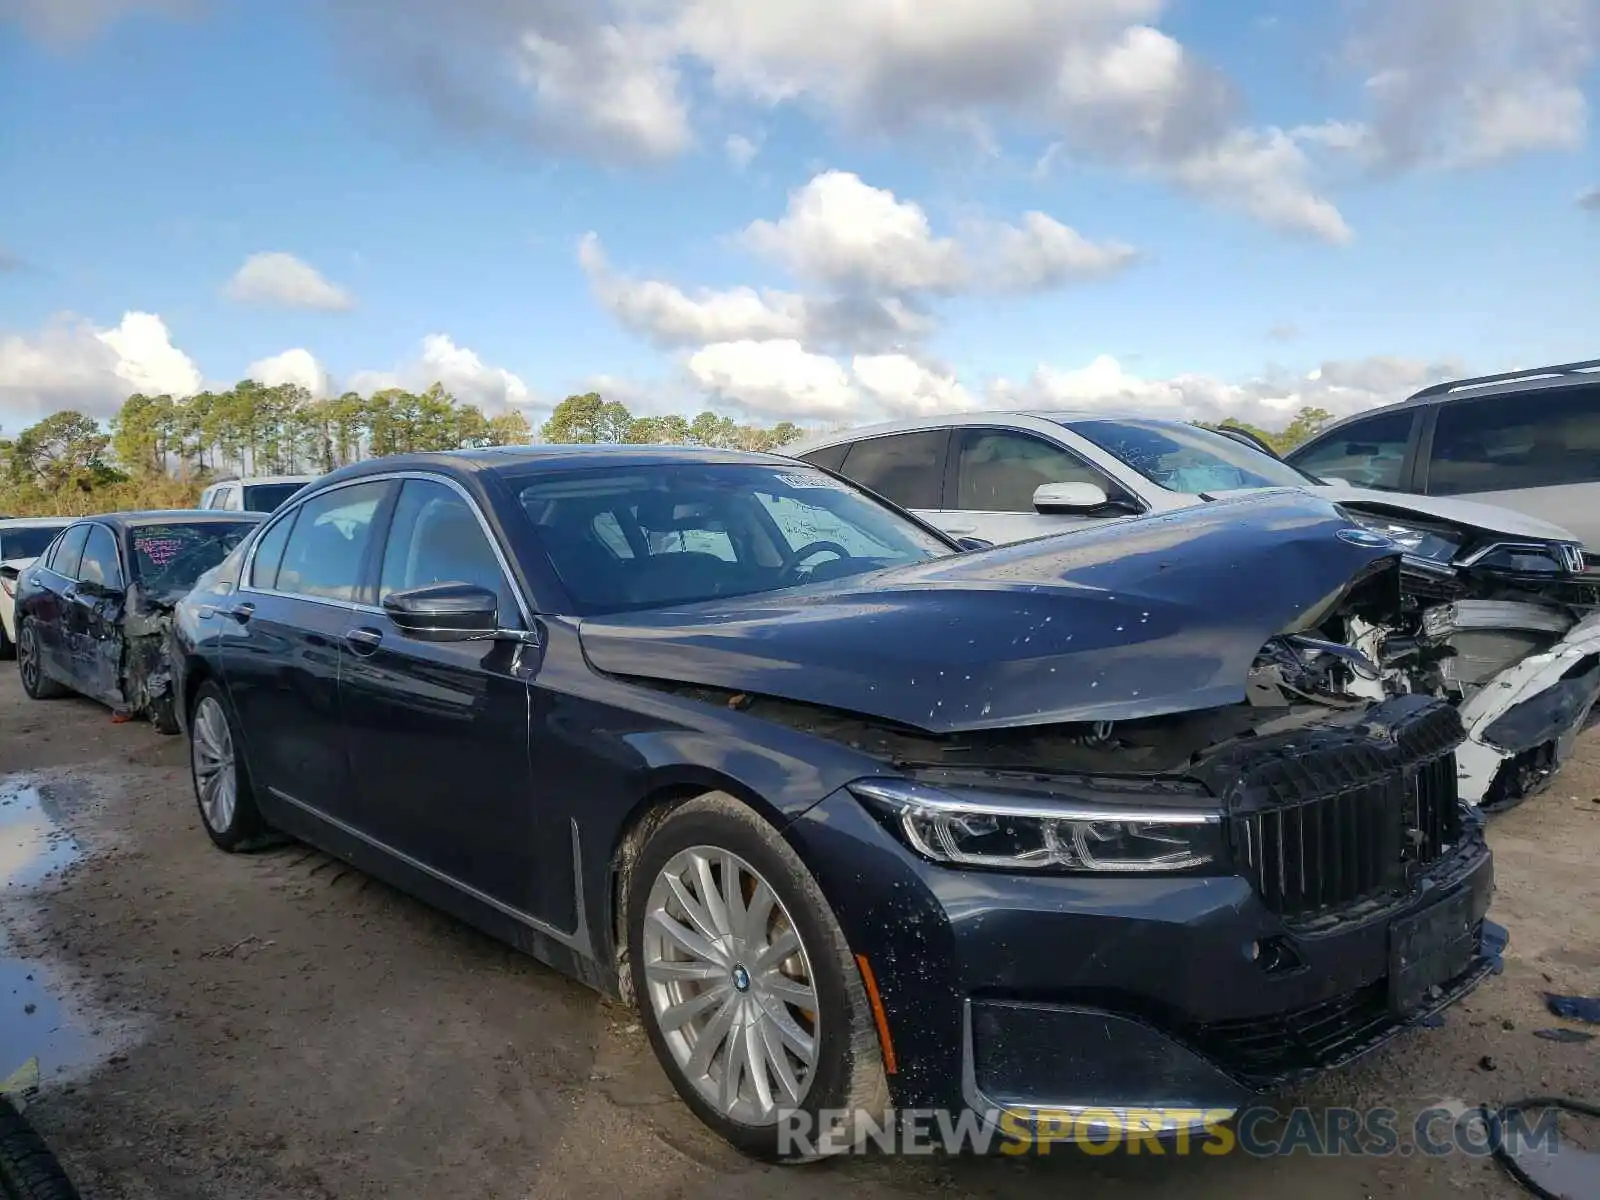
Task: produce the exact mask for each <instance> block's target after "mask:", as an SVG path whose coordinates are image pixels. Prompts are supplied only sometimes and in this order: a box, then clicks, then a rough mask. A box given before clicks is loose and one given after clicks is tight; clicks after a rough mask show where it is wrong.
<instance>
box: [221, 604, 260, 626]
mask: <svg viewBox="0 0 1600 1200" xmlns="http://www.w3.org/2000/svg"><path fill="white" fill-rule="evenodd" d="M217 611H218V612H220V613H222V615H223V616H225V617H232V618H233V619H234V620H235V621H237V622H239V624H241V625H243V624H244V623H245V622H246V621H248V620H249V619H250V618H251V617H252V616H254V615H255V611H256V606H255V605H254V604H251V603H250V601H248V600H242V601H240V602H239V603H238V604H235V605H234V606H233V607H232V608H221V609H218V610H217Z"/></svg>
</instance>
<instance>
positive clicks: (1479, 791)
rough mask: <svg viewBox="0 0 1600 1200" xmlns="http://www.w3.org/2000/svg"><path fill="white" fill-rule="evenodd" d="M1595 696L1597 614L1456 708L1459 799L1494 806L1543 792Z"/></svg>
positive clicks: (1598, 688) (1598, 689) (1599, 652)
mask: <svg viewBox="0 0 1600 1200" xmlns="http://www.w3.org/2000/svg"><path fill="white" fill-rule="evenodd" d="M1597 699H1600V613H1597V614H1595V615H1593V616H1590V617H1586V618H1585V619H1584V620H1582V621H1580V622H1579V623H1578V624H1577V625H1575V626H1573V628H1572V629H1571V630H1569V631H1568V633H1567V635H1566V636H1565V637H1563V638H1562V639H1561V640H1560V641H1559V642H1557V643H1556V644H1555V645H1553V646H1551V647H1550V648H1549V649H1548V650H1543V651H1540V652H1539V653H1537V654H1530V655H1529V656H1528V657H1527V658H1524V659H1523V660H1522V661H1520V662H1518V663H1517V664H1516V665H1515V666H1511V667H1507V668H1506V669H1505V670H1504V671H1502V672H1500V674H1499V675H1496V676H1495V677H1494V678H1493V679H1491V680H1490V681H1489V682H1488V683H1487V684H1486V685H1485V686H1484V687H1483V688H1482V689H1481V690H1479V691H1477V692H1475V693H1474V694H1473V695H1472V696H1470V697H1468V698H1467V699H1466V700H1465V701H1463V702H1462V704H1461V705H1460V708H1459V712H1460V714H1461V721H1462V724H1463V725H1465V726H1466V730H1467V740H1466V741H1465V742H1463V743H1462V744H1461V745H1460V747H1458V748H1457V750H1456V767H1457V774H1458V778H1459V781H1460V782H1459V787H1460V792H1461V798H1462V799H1463V800H1465V801H1466V802H1467V803H1468V804H1476V805H1481V806H1484V807H1486V808H1497V807H1503V806H1505V805H1509V804H1514V803H1516V802H1517V801H1519V800H1522V799H1525V798H1526V797H1527V796H1530V795H1532V794H1534V793H1535V792H1537V791H1539V790H1540V789H1541V788H1542V787H1544V786H1545V785H1546V784H1547V783H1548V782H1549V781H1550V779H1551V778H1552V777H1553V776H1554V775H1555V773H1556V771H1557V770H1558V769H1559V768H1560V767H1561V765H1562V764H1563V763H1564V762H1565V761H1566V760H1567V758H1568V756H1569V755H1570V754H1571V752H1572V747H1573V744H1574V742H1576V740H1577V737H1578V734H1579V733H1581V732H1582V731H1583V730H1584V729H1585V728H1587V727H1588V725H1589V724H1590V723H1591V722H1592V721H1593V719H1594V716H1595V703H1596V700H1597Z"/></svg>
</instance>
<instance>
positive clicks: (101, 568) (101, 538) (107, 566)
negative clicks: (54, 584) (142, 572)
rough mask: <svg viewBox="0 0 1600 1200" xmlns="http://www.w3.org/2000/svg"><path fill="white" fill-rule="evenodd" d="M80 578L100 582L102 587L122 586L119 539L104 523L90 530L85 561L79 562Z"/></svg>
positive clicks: (90, 581)
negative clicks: (118, 549)
mask: <svg viewBox="0 0 1600 1200" xmlns="http://www.w3.org/2000/svg"><path fill="white" fill-rule="evenodd" d="M78 578H79V579H80V580H81V581H83V582H84V583H98V584H99V585H100V586H101V587H107V588H120V587H121V586H122V564H121V563H120V562H118V561H117V541H116V539H115V538H114V537H112V536H111V531H110V530H109V529H107V528H106V527H105V526H104V525H95V526H93V527H92V528H91V529H90V530H89V538H88V541H86V542H85V543H84V546H83V561H82V562H81V563H79V564H78Z"/></svg>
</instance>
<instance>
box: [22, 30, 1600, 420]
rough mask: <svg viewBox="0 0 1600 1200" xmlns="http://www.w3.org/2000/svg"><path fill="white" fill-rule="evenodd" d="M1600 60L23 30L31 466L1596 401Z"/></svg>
mask: <svg viewBox="0 0 1600 1200" xmlns="http://www.w3.org/2000/svg"><path fill="white" fill-rule="evenodd" d="M1597 44H1600V0H1452V2H1451V3H1443V2H1442V0H1388V2H1387V3H1383V4H1358V3H1356V2H1355V0H1349V2H1348V3H1339V4H1330V5H1319V6H1310V5H1291V4H1288V3H1284V2H1282V0H1260V2H1258V3H1237V4H1230V5H1218V4H1210V5H1202V4H1200V3H1199V2H1198V0H1172V2H1169V3H1161V2H1160V0H1050V2H1048V3H1047V2H1045V0H924V2H923V3H922V4H920V5H915V6H913V5H908V4H906V3H904V2H903V0H809V2H802V0H764V3H763V4H762V5H750V4H747V3H741V2H737V0H650V2H648V3H647V2H646V0H616V2H612V3H600V2H598V0H588V2H585V3H578V2H576V0H455V3H452V4H446V3H442V2H435V0H388V2H386V3H378V2H377V0H322V2H320V3H314V2H313V0H275V2H274V3H272V4H270V5H269V4H260V3H256V4H247V3H242V2H236V0H0V178H3V179H4V181H5V190H4V194H5V201H4V203H3V204H0V429H3V430H6V431H9V432H15V430H16V428H18V427H20V425H22V424H25V423H26V422H27V421H29V420H33V419H37V417H38V416H40V415H43V414H44V413H47V412H50V411H54V410H56V409H59V408H63V407H76V408H79V409H82V410H84V411H90V412H93V413H95V414H96V415H104V414H106V413H108V412H110V411H112V410H113V408H114V406H115V404H116V403H117V401H118V400H119V399H120V398H121V397H122V396H123V395H126V394H127V393H128V392H129V391H131V390H134V389H135V388H136V387H137V388H142V389H144V390H168V391H172V392H174V393H182V392H185V391H192V390H195V389H196V388H198V387H200V386H205V385H211V384H227V383H231V382H232V381H234V380H236V379H238V378H240V377H242V376H243V375H245V374H246V373H247V371H252V370H253V373H255V374H258V375H261V376H264V377H266V378H267V381H268V382H278V381H286V380H288V381H297V382H304V383H305V384H307V386H310V387H313V388H314V389H322V388H333V389H342V388H344V387H352V386H353V387H358V388H362V389H365V388H368V387H372V386H378V385H381V384H386V383H402V384H405V385H415V386H421V385H423V384H424V383H425V382H427V381H429V379H430V378H432V377H439V378H441V379H442V380H443V381H444V382H445V383H446V384H447V386H450V387H451V388H452V390H453V391H455V392H456V393H457V394H458V395H461V396H462V398H464V399H469V400H472V401H474V402H477V403H482V404H485V405H486V406H488V407H500V406H503V405H505V404H514V405H519V406H523V407H525V408H526V409H527V411H528V412H529V415H530V417H532V418H533V419H534V420H535V421H537V420H538V419H539V417H540V416H541V415H542V414H543V412H544V411H546V410H547V409H548V407H549V405H550V404H551V403H553V402H554V401H555V400H557V399H559V398H560V397H561V396H562V395H564V394H566V393H567V392H570V391H574V390H584V389H587V388H589V387H592V386H599V387H600V388H601V389H602V390H603V391H606V392H609V393H610V394H612V395H615V396H616V397H618V398H621V399H623V400H625V401H626V402H628V403H629V404H630V405H631V406H633V407H635V408H636V409H638V410H640V411H651V410H664V411H670V410H677V411H691V410H694V409H696V408H698V407H700V406H702V405H710V406H713V407H716V408H718V409H719V410H722V411H727V412H730V413H733V414H734V415H736V416H740V417H741V418H744V419H757V420H763V421H774V420H779V419H794V420H797V421H800V422H802V423H818V424H831V423H837V422H842V421H857V420H866V419H871V418H876V417H880V416H885V415H903V414H912V413H920V412H931V411H939V410H941V409H950V408H972V407H980V406H984V405H1005V404H1016V403H1034V404H1038V403H1060V404H1097V405H1098V404H1105V405H1111V404H1115V405H1118V406H1121V407H1130V406H1131V407H1140V408H1152V409H1161V410H1166V411H1179V410H1181V411H1183V412H1185V413H1188V414H1191V415H1196V416H1215V415H1219V414H1222V413H1234V414H1237V415H1240V416H1243V417H1245V418H1246V419H1249V420H1258V421H1261V422H1262V423H1266V424H1272V423H1274V422H1276V423H1278V424H1281V423H1282V420H1283V418H1284V417H1285V416H1286V414H1288V413H1292V411H1293V410H1294V408H1295V407H1297V406H1298V405H1299V404H1300V403H1318V404H1322V405H1324V406H1325V407H1330V408H1333V409H1334V410H1335V411H1348V410H1352V409H1355V408H1360V407H1364V406H1367V405H1370V404H1374V403H1380V402H1383V401H1386V400H1390V399H1394V398H1398V397H1399V396H1401V395H1404V394H1405V393H1406V392H1408V391H1410V390H1412V389H1413V388H1415V387H1416V386H1418V385H1420V384H1421V383H1422V382H1424V381H1426V380H1427V379H1430V378H1433V377H1437V376H1438V375H1440V374H1442V373H1448V372H1455V371H1465V370H1498V369H1505V368H1508V367H1512V366H1517V365H1533V364H1536V363H1540V362H1548V361H1555V360H1560V359H1572V358H1582V357H1590V356H1593V355H1595V354H1596V353H1600V330H1597V329H1596V320H1597V318H1596V316H1595V313H1596V308H1595V305H1594V297H1595V293H1596V282H1595V281H1596V278H1597V276H1596V267H1597V266H1600V211H1596V207H1595V203H1594V201H1593V200H1592V198H1591V199H1589V200H1587V201H1586V200H1585V197H1592V195H1593V193H1594V190H1595V189H1596V187H1597V186H1600V155H1597V154H1596V151H1595V140H1594V134H1593V132H1592V124H1593V122H1592V119H1591V114H1590V112H1589V107H1590V104H1591V103H1592V99H1593V96H1594V92H1595V83H1596V67H1595V58H1594V50H1595V48H1596V45H1597ZM758 223H759V224H758ZM589 234H593V235H594V237H593V239H591V240H590V241H589V242H588V243H587V249H586V250H584V249H583V247H584V245H585V242H584V239H585V237H586V235H589ZM255 256H271V257H266V258H256V257H255ZM740 289H747V290H740ZM129 314H133V315H132V316H130V315H129ZM867 317H875V318H876V319H866V318H867Z"/></svg>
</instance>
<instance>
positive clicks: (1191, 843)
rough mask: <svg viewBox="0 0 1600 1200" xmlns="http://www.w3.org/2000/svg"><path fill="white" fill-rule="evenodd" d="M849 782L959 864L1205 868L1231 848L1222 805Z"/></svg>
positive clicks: (877, 808)
mask: <svg viewBox="0 0 1600 1200" xmlns="http://www.w3.org/2000/svg"><path fill="white" fill-rule="evenodd" d="M850 791H851V792H852V793H853V794H854V795H855V796H856V797H857V798H858V799H860V800H861V801H862V802H863V803H865V804H866V805H867V806H868V808H869V809H871V810H872V811H873V812H874V813H875V814H876V815H878V816H879V817H880V818H881V819H883V820H884V821H885V823H886V824H888V825H889V826H890V828H891V829H893V830H894V831H895V833H897V834H898V835H899V837H900V839H901V840H902V841H904V842H905V843H906V845H908V846H910V847H911V849H913V850H915V851H916V852H917V853H918V854H920V855H922V856H923V857H924V858H927V859H930V860H932V861H933V862H937V863H945V864H947V865H949V866H954V867H982V868H988V869H991V870H1002V871H1040V872H1054V873H1067V874H1081V873H1112V874H1126V873H1139V874H1147V873H1153V872H1167V873H1174V872H1177V873H1185V872H1186V873H1191V874H1205V873H1208V872H1211V871H1214V870H1216V869H1218V868H1219V867H1220V866H1221V865H1222V864H1223V863H1224V862H1225V861H1226V858H1227V853H1226V845H1225V834H1224V830H1223V824H1222V815H1221V813H1218V812H1214V811H1209V810H1204V809H1199V810H1196V809H1169V808H1159V807H1152V808H1148V809H1146V808H1142V807H1135V806H1127V805H1121V804H1106V805H1100V804H1084V803H1078V802H1076V801H1073V802H1062V803H1058V802H1055V801H1052V800H1049V799H1041V798H1034V797H1031V796H1022V795H1010V794H1001V793H994V792H968V791H967V790H966V789H952V790H949V791H946V790H944V789H942V788H936V787H930V786H929V785H927V784H922V783H917V782H915V781H912V780H905V779H864V780H860V781H858V782H856V783H853V784H851V785H850Z"/></svg>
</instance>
